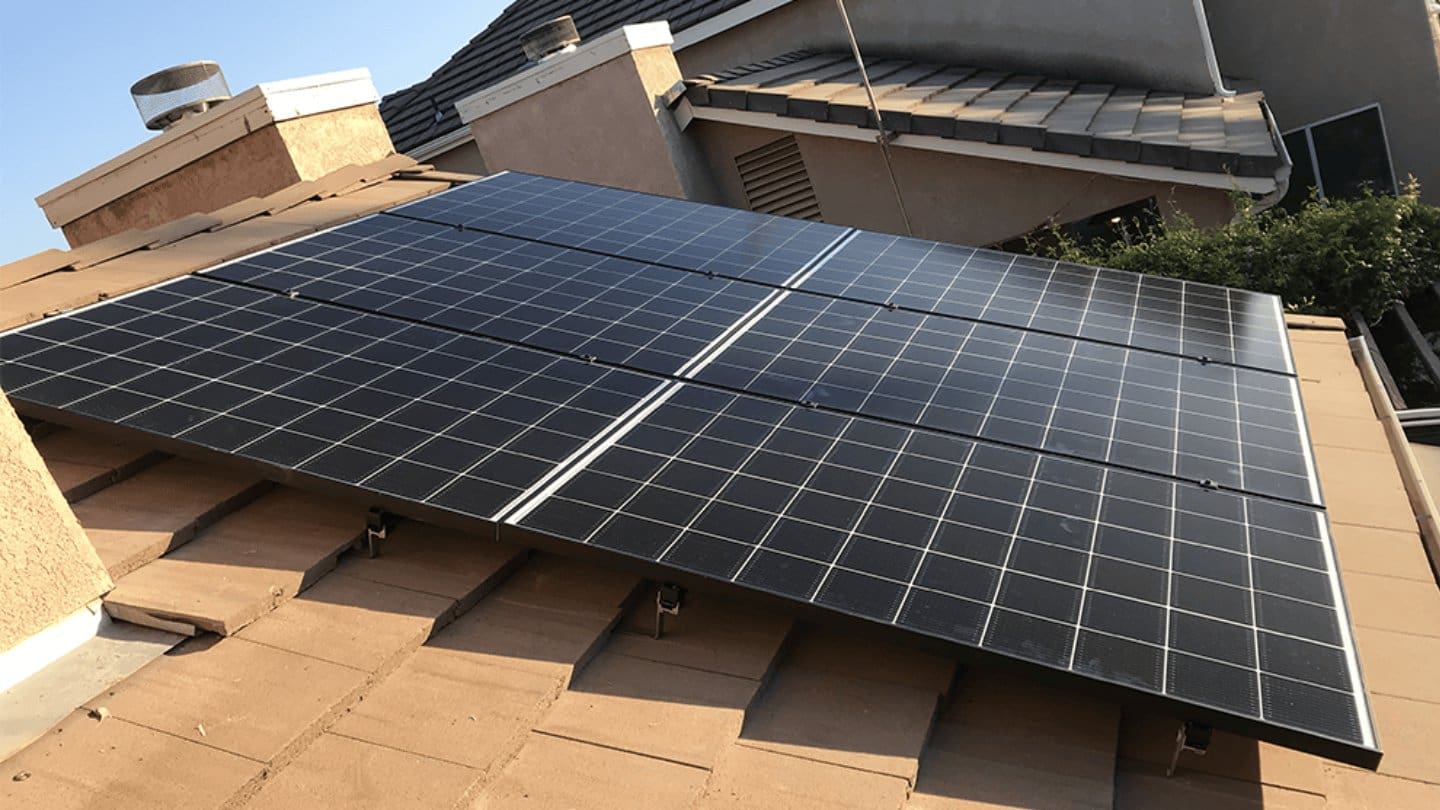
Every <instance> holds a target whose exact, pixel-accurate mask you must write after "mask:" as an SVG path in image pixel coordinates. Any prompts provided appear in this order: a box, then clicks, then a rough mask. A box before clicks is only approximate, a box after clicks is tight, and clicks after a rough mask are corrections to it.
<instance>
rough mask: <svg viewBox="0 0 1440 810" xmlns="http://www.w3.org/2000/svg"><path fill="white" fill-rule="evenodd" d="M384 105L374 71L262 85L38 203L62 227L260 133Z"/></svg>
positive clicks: (359, 70)
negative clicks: (278, 125) (313, 117)
mask: <svg viewBox="0 0 1440 810" xmlns="http://www.w3.org/2000/svg"><path fill="white" fill-rule="evenodd" d="M379 98H380V95H379V93H377V92H376V91H375V83H374V82H373V81H372V80H371V78H370V71H369V70H367V69H366V68H357V69H355V70H343V71H338V72H335V73H322V74H319V75H317V76H305V77H301V78H297V79H286V80H284V81H278V82H266V83H263V84H259V85H256V86H255V87H252V88H250V89H249V90H246V91H245V92H243V93H241V94H240V95H238V96H235V97H234V98H231V99H230V100H229V101H226V102H224V103H222V104H219V105H218V106H215V107H213V108H211V109H210V110H207V111H206V112H203V113H201V114H199V115H193V116H190V117H188V118H185V119H183V120H181V121H180V122H179V123H177V124H175V125H174V126H172V127H170V128H169V129H167V130H165V131H164V132H162V133H160V134H159V135H156V136H155V137H153V138H151V139H150V140H148V141H146V142H144V143H142V144H140V145H139V146H136V147H134V148H132V149H130V150H127V151H126V152H124V153H122V154H120V155H118V156H116V157H114V158H112V159H110V160H108V161H106V162H104V163H102V164H100V165H99V166H96V167H95V168H93V169H91V170H89V171H87V172H85V173H84V174H81V175H80V176H78V177H76V178H74V179H72V180H68V181H66V182H64V183H61V184H60V185H58V186H56V187H55V188H52V189H50V190H49V191H47V192H45V193H44V194H41V195H40V196H38V197H36V198H35V203H36V204H37V205H39V206H40V207H41V208H42V209H43V210H44V211H45V217H46V219H48V220H49V221H50V224H51V225H52V226H54V227H57V228H59V227H62V226H64V225H67V224H69V223H71V222H74V221H75V220H77V219H79V218H80V217H82V216H84V215H86V214H88V213H90V212H91V211H94V210H95V209H97V208H100V207H102V206H104V205H107V204H109V203H111V202H114V201H115V200H117V199H119V198H120V197H122V196H124V195H125V194H128V193H130V192H131V191H134V190H135V189H137V188H140V187H142V186H144V185H146V184H147V183H151V182H154V181H155V180H158V179H159V178H161V177H164V176H165V175H167V174H170V173H171V172H173V171H175V170H176V169H178V168H180V167H181V166H184V165H186V164H189V163H192V162H194V161H196V160H199V159H200V158H202V157H204V156H205V155H208V154H210V153H212V152H214V151H215V150H217V149H220V148H221V147H223V146H225V145H227V144H230V143H232V142H234V141H237V140H239V139H241V138H243V137H245V136H246V135H249V134H250V133H251V132H254V131H255V130H257V129H260V128H262V127H265V126H269V125H270V124H273V123H276V122H279V121H289V120H292V119H295V118H301V117H304V116H307V115H316V114H319V113H324V112H331V111H333V110H341V109H346V108H348V107H356V106H360V105H365V104H374V103H376V102H377V101H378V100H379Z"/></svg>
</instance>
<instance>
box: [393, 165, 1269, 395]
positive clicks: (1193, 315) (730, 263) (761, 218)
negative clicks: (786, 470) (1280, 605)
mask: <svg viewBox="0 0 1440 810" xmlns="http://www.w3.org/2000/svg"><path fill="white" fill-rule="evenodd" d="M394 210H395V213H397V214H403V215H405V216H412V217H416V218H419V219H427V220H430V221H433V222H441V223H445V224H450V225H456V226H463V227H465V228H470V229H477V230H486V231H493V232H496V233H505V234H510V235H513V236H520V237H523V238H527V239H534V240H537V241H543V242H548V243H552V244H559V245H565V246H569V247H576V248H584V249H587V250H595V251H599V252H605V253H610V254H613V255H616V256H626V257H629V258H633V259H638V260H640V261H647V262H653V263H656V264H663V265H667V266H671V267H678V268H682V269H687V270H696V271H702V272H713V273H717V274H720V275H729V276H733V277H735V278H742V279H746V280H749V281H756V282H761V283H767V284H782V283H784V280H785V279H786V278H788V277H789V276H790V274H792V273H793V272H794V271H795V270H796V269H798V268H799V267H801V266H803V265H804V264H805V261H806V257H807V256H813V255H815V254H816V253H817V252H818V251H820V250H821V249H823V248H824V246H825V245H827V244H829V243H830V242H831V241H833V240H834V239H835V238H836V237H837V236H839V235H841V234H842V233H843V230H841V229H838V228H835V227H834V226H830V225H824V224H821V223H814V222H806V221H802V220H785V219H780V218H776V217H767V216H765V215H761V214H754V213H751V212H747V211H736V210H733V209H729V208H720V207H717V206H710V205H703V204H701V203H693V202H687V201H683V200H672V199H669V198H667V197H657V196H654V195H649V194H642V193H639V192H633V191H622V190H619V189H612V188H605V187H603V186H593V185H589V184H587V183H578V182H574V181H570V180H555V179H552V178H548V177H536V176H533V175H526V174H517V173H506V174H503V175H500V176H498V177H494V178H488V179H487V180H486V181H485V182H483V183H471V184H468V185H464V186H460V187H458V188H455V189H452V190H450V191H448V192H445V193H444V194H438V195H435V196H433V197H428V198H426V199H423V200H419V201H417V202H413V203H409V204H408V205H404V206H400V207H399V208H396V209H394ZM799 287H800V289H802V290H805V291H808V292H815V293H821V294H827V295H835V296H842V297H847V298H852V299H854V300H857V301H869V302H871V303H878V304H886V305H893V306H898V307H904V308H907V309H913V310H916V311H919V312H930V313H934V314H940V315H946V316H952V317H961V318H969V319H974V320H982V321H986V322H991V323H1000V324H1006V325H1010V326H1023V327H1026V328H1030V329H1033V330H1044V331H1050V332H1053V333H1056V334H1061V335H1072V336H1079V337H1085V338H1089V339H1092V340H1099V341H1105V342H1109V343H1114V344H1118V345H1123V346H1134V347H1137V348H1143V349H1150V350H1154V351H1160V352H1166V353H1170V354H1179V355H1184V356H1187V357H1194V358H1196V359H1201V358H1203V359H1205V360H1206V361H1214V362H1223V363H1234V364H1236V365H1243V366H1251V367H1254V368H1260V369H1265V370H1269V371H1279V372H1285V373H1292V372H1293V370H1294V366H1293V363H1292V362H1291V360H1290V355H1289V344H1288V342H1287V341H1286V340H1285V323H1284V318H1283V317H1282V312H1281V306H1280V300H1279V299H1278V298H1276V297H1275V296H1273V295H1266V294H1263V293H1255V292H1248V291H1245V290H1234V289H1228V288H1224V287H1214V286H1210V285H1206V284H1197V283H1194V282H1186V281H1180V280H1177V279H1170V278H1163V277H1159V276H1142V275H1139V274H1136V273H1126V272H1121V271H1117V270H1107V269H1099V268H1091V267H1084V266H1080V265H1072V264H1061V263H1059V262H1054V261H1049V260H1045V259H1039V258H1034V257H1027V256H1018V255H1015V254H1011V253H1002V252H999V251H991V250H981V249H977V248H970V247H961V246H958V245H948V244H945V243H942V242H931V241H928V240H924V239H914V238H907V237H899V236H891V235H889V234H881V233H865V232H859V233H857V234H855V235H854V238H852V239H850V240H849V241H847V243H846V244H845V245H844V246H843V247H842V248H841V249H840V250H839V251H838V253H836V255H835V256H834V257H832V258H830V259H829V260H828V261H827V262H826V263H825V266H824V268H823V269H822V270H821V271H820V272H817V273H815V274H813V275H812V276H811V277H809V278H808V279H807V280H806V281H804V282H803V283H802V284H800V285H799Z"/></svg>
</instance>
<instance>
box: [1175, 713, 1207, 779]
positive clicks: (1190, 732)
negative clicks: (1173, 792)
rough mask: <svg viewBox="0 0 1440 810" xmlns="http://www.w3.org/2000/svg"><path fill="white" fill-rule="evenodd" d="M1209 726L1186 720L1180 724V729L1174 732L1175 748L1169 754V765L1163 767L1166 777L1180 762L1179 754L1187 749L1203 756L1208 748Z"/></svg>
mask: <svg viewBox="0 0 1440 810" xmlns="http://www.w3.org/2000/svg"><path fill="white" fill-rule="evenodd" d="M1210 733H1211V729H1210V727H1209V726H1206V725H1201V724H1200V723H1192V722H1190V721H1189V720H1186V721H1185V722H1184V723H1181V724H1180V730H1179V731H1177V732H1175V750H1174V751H1173V752H1172V753H1171V754H1170V767H1169V768H1166V769H1165V777H1166V778H1167V779H1168V778H1169V777H1172V776H1174V775H1175V766H1176V765H1178V764H1179V763H1180V754H1181V753H1183V752H1185V751H1189V752H1190V753H1192V754H1196V755H1197V756H1202V757H1203V756H1205V752H1206V751H1209V750H1210Z"/></svg>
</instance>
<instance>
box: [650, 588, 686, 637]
mask: <svg viewBox="0 0 1440 810" xmlns="http://www.w3.org/2000/svg"><path fill="white" fill-rule="evenodd" d="M684 602H685V589H684V588H682V587H680V586H679V585H676V584H675V583H673V582H666V583H664V584H662V585H661V586H660V587H659V589H657V590H656V591H655V638H657V639H658V638H660V636H661V635H662V634H663V633H664V632H665V616H666V614H669V615H671V616H679V615H680V606H681V605H682V604H683V603H684Z"/></svg>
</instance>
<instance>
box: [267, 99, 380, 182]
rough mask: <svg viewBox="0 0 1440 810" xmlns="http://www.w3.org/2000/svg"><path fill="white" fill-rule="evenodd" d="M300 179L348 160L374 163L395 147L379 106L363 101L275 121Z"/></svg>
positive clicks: (321, 174) (322, 171)
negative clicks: (325, 111) (329, 110)
mask: <svg viewBox="0 0 1440 810" xmlns="http://www.w3.org/2000/svg"><path fill="white" fill-rule="evenodd" d="M275 129H277V130H279V132H280V137H281V139H283V140H284V141H285V149H286V151H287V152H288V153H289V154H290V160H291V162H292V163H294V165H295V173H296V174H298V175H299V176H300V179H301V180H314V179H316V178H319V177H324V176H325V175H327V174H329V173H331V172H333V171H335V170H336V169H341V168H344V167H346V166H349V165H350V164H352V163H356V164H364V163H374V162H375V161H377V160H380V159H381V158H384V157H386V156H388V155H390V154H391V153H392V152H394V151H395V147H394V146H393V145H392V144H391V143H390V133H389V132H388V131H387V130H386V129H385V121H384V120H383V119H381V118H380V108H379V107H377V106H375V105H374V104H363V105H360V106H358V107H350V108H348V109H344V110H333V111H331V112H327V113H321V114H320V115H307V116H305V117H304V118H292V119H290V120H288V121H281V122H279V123H277V124H276V125H275Z"/></svg>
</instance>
